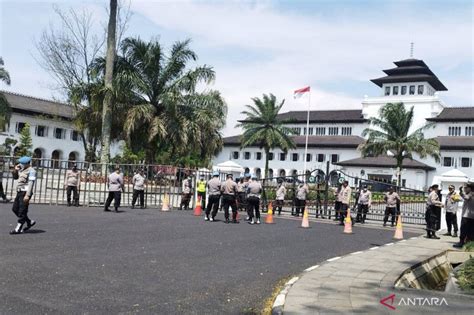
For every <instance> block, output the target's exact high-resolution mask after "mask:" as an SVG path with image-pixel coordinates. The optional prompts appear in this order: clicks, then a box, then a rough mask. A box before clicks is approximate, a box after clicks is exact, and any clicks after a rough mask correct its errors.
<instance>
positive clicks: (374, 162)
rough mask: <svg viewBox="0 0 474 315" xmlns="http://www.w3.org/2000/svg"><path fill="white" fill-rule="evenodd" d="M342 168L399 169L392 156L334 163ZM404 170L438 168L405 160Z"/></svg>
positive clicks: (361, 158)
mask: <svg viewBox="0 0 474 315" xmlns="http://www.w3.org/2000/svg"><path fill="white" fill-rule="evenodd" d="M334 164H336V165H340V166H358V167H360V166H363V167H383V168H395V167H397V161H396V160H395V158H394V157H392V156H387V155H381V156H377V157H360V158H356V159H352V160H346V161H340V162H338V163H334ZM403 168H412V169H413V168H414V169H423V170H435V169H436V168H434V167H432V166H429V165H427V164H425V163H422V162H420V161H417V160H410V159H405V160H403Z"/></svg>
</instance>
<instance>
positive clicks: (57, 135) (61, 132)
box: [54, 128, 65, 139]
mask: <svg viewBox="0 0 474 315" xmlns="http://www.w3.org/2000/svg"><path fill="white" fill-rule="evenodd" d="M64 131H65V130H64V129H62V128H56V129H54V137H55V138H56V139H64V134H65V132H64Z"/></svg>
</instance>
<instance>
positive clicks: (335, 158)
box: [331, 154, 339, 163]
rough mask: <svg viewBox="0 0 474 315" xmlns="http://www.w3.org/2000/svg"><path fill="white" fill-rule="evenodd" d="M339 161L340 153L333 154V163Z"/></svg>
mask: <svg viewBox="0 0 474 315" xmlns="http://www.w3.org/2000/svg"><path fill="white" fill-rule="evenodd" d="M337 162H339V154H331V163H337Z"/></svg>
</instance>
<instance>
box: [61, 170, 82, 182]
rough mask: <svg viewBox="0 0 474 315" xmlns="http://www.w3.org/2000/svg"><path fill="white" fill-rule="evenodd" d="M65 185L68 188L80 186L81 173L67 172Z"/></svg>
mask: <svg viewBox="0 0 474 315" xmlns="http://www.w3.org/2000/svg"><path fill="white" fill-rule="evenodd" d="M64 184H65V185H67V186H78V185H79V172H78V171H76V172H74V171H73V170H68V171H67V172H66V178H65V179H64Z"/></svg>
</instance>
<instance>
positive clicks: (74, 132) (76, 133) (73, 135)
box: [71, 130, 81, 141]
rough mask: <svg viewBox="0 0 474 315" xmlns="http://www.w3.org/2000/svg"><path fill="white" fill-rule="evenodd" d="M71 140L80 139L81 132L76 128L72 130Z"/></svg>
mask: <svg viewBox="0 0 474 315" xmlns="http://www.w3.org/2000/svg"><path fill="white" fill-rule="evenodd" d="M71 140H73V141H80V140H81V139H80V137H79V132H78V131H76V130H73V131H71Z"/></svg>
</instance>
